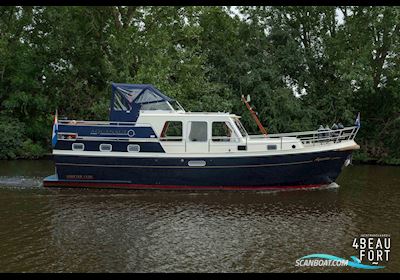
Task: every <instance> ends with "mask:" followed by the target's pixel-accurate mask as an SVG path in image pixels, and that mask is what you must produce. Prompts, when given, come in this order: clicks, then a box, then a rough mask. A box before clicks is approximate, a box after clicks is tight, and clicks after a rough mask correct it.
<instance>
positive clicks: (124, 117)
mask: <svg viewBox="0 0 400 280" xmlns="http://www.w3.org/2000/svg"><path fill="white" fill-rule="evenodd" d="M154 110H160V111H175V112H177V111H181V112H184V111H185V110H184V109H183V107H182V106H181V105H180V104H179V102H178V101H177V100H175V99H172V98H170V97H168V96H166V95H165V94H164V93H162V92H161V91H160V90H159V89H157V88H156V87H154V86H153V85H150V84H119V83H112V98H111V106H110V121H119V122H136V120H137V119H138V117H139V114H140V111H154Z"/></svg>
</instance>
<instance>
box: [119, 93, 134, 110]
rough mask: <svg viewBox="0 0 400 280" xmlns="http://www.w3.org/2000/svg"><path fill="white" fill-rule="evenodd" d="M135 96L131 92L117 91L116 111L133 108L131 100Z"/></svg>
mask: <svg viewBox="0 0 400 280" xmlns="http://www.w3.org/2000/svg"><path fill="white" fill-rule="evenodd" d="M131 99H132V100H133V97H131V95H130V92H128V91H126V92H120V91H117V92H116V93H115V95H114V111H129V110H131V109H132V106H131V104H130V103H131V102H132V100H131Z"/></svg>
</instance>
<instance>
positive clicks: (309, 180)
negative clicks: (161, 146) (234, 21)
mask: <svg viewBox="0 0 400 280" xmlns="http://www.w3.org/2000/svg"><path fill="white" fill-rule="evenodd" d="M350 154H351V151H328V152H317V153H307V154H296V155H279V156H278V155H276V156H257V157H230V158H228V157H225V158H201V157H200V158H199V157H196V158H185V159H182V158H161V157H160V158H135V157H128V158H122V157H111V158H110V157H104V156H103V157H101V156H98V157H88V156H86V157H85V156H65V155H64V156H61V155H56V156H55V157H54V158H55V162H56V169H57V175H58V176H57V178H58V180H59V181H63V182H69V183H70V184H72V183H73V182H76V183H78V182H82V180H83V182H87V183H93V184H95V182H99V183H98V184H103V183H105V184H108V183H109V184H118V183H122V182H124V183H127V184H130V185H138V186H190V187H200V186H201V187H213V186H219V187H223V186H224V187H229V188H231V187H235V186H237V187H243V186H252V187H254V188H256V187H259V186H263V187H268V186H274V187H276V186H301V185H323V184H330V183H332V182H334V181H335V180H336V178H337V177H338V176H339V174H340V172H341V169H342V166H343V164H344V162H345V160H346V159H347V157H348V156H349V155H350ZM192 160H193V161H199V160H201V161H204V162H205V164H206V165H205V166H189V165H188V164H189V162H190V161H192Z"/></svg>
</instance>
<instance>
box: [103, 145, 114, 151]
mask: <svg viewBox="0 0 400 280" xmlns="http://www.w3.org/2000/svg"><path fill="white" fill-rule="evenodd" d="M100 151H102V152H111V151H112V145H111V144H100Z"/></svg>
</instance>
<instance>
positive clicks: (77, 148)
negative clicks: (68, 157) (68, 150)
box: [72, 143, 85, 151]
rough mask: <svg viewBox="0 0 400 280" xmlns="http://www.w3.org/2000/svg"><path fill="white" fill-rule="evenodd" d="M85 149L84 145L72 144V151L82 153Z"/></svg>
mask: <svg viewBox="0 0 400 280" xmlns="http://www.w3.org/2000/svg"><path fill="white" fill-rule="evenodd" d="M84 149H85V145H84V144H83V143H74V144H72V150H73V151H83V150H84Z"/></svg>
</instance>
